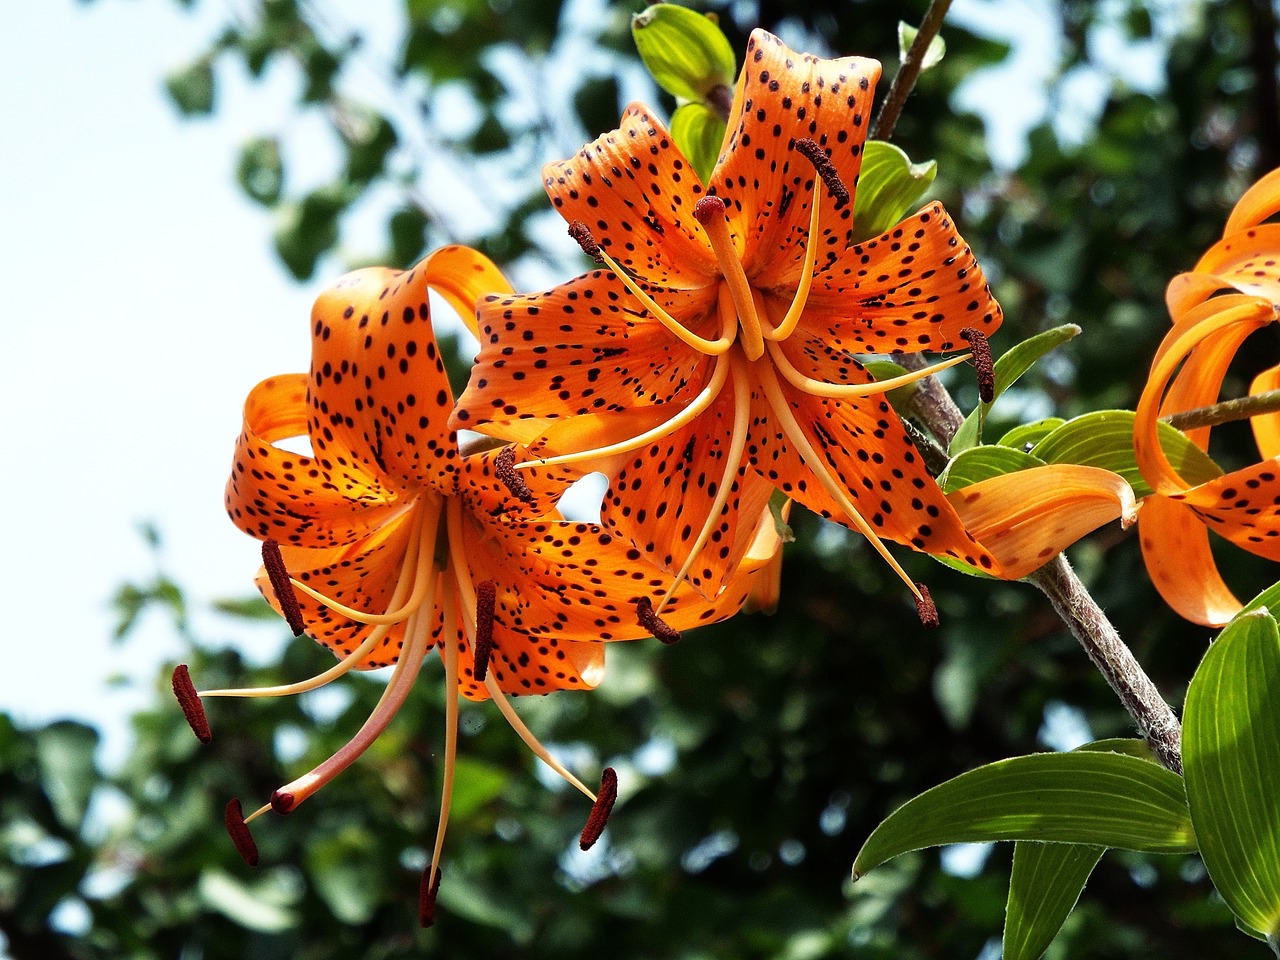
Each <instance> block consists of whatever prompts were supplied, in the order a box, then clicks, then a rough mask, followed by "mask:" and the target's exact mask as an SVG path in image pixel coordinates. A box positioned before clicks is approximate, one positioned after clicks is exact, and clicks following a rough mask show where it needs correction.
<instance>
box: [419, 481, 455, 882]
mask: <svg viewBox="0 0 1280 960" xmlns="http://www.w3.org/2000/svg"><path fill="white" fill-rule="evenodd" d="M455 499H456V498H455ZM448 578H449V571H448V569H447V568H446V570H445V573H444V579H445V580H446V584H445V587H444V591H443V592H444V594H445V596H444V633H443V635H442V636H441V638H440V643H441V644H442V645H443V647H444V651H443V652H444V689H445V700H444V786H443V788H442V789H441V791H440V819H439V821H438V822H437V823H436V843H435V847H434V848H433V849H432V851H431V869H430V871H428V873H427V883H428V884H433V883H435V879H436V870H437V868H438V867H439V866H440V851H441V850H443V849H444V834H445V829H446V828H447V827H448V826H449V809H450V808H451V807H452V806H453V774H454V769H455V767H456V765H457V760H458V622H457V605H458V602H457V598H456V596H455V595H454V594H453V592H452V591H450V590H449V588H448V584H447V580H448ZM426 632H427V633H430V630H428V631H426Z"/></svg>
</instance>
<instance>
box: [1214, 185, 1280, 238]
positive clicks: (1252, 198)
mask: <svg viewBox="0 0 1280 960" xmlns="http://www.w3.org/2000/svg"><path fill="white" fill-rule="evenodd" d="M1277 213H1280V169H1276V170H1272V171H1271V172H1270V173H1268V174H1267V175H1266V176H1264V177H1263V178H1262V179H1260V180H1259V181H1258V182H1257V183H1255V184H1254V185H1253V186H1251V187H1250V188H1249V189H1248V190H1246V191H1245V192H1244V196H1242V197H1241V198H1240V199H1239V200H1238V201H1237V202H1236V205H1235V209H1233V210H1232V211H1231V216H1230V217H1229V218H1228V219H1227V226H1226V229H1225V230H1223V231H1222V234H1223V236H1230V235H1231V234H1233V233H1237V232H1238V231H1240V230H1246V229H1248V228H1249V227H1256V226H1257V225H1258V224H1260V223H1262V221H1263V220H1266V219H1267V218H1268V217H1271V216H1274V215H1275V214H1277Z"/></svg>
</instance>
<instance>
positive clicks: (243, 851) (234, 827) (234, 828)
mask: <svg viewBox="0 0 1280 960" xmlns="http://www.w3.org/2000/svg"><path fill="white" fill-rule="evenodd" d="M225 818H226V822H227V834H228V835H229V836H230V837H231V842H232V843H234V844H235V845H236V852H237V853H239V854H240V856H241V857H243V858H244V862H245V863H247V864H248V865H249V866H251V867H256V866H257V865H258V845H257V844H256V843H254V842H253V834H251V833H250V832H249V825H248V824H247V823H245V822H244V810H242V809H241V807H240V801H239V800H237V799H236V798H235V797H232V798H231V799H230V800H228V801H227V810H226V814H225Z"/></svg>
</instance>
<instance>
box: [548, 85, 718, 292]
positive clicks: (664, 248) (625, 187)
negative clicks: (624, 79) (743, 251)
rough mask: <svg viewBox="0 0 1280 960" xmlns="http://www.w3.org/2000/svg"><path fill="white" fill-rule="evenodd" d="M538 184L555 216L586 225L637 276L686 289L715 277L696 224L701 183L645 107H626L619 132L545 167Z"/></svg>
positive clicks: (637, 104)
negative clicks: (542, 185) (696, 208)
mask: <svg viewBox="0 0 1280 960" xmlns="http://www.w3.org/2000/svg"><path fill="white" fill-rule="evenodd" d="M542 179H543V183H544V184H545V186H546V188H547V194H548V196H550V197H551V202H552V203H553V204H554V205H555V208H556V209H557V210H558V211H560V215H561V216H563V217H564V218H565V220H566V221H568V222H573V221H574V220H580V221H582V222H583V223H585V224H586V225H587V227H588V228H589V229H590V230H591V233H592V235H593V236H594V237H595V240H596V242H597V243H598V244H600V247H601V248H602V249H603V250H604V251H605V252H606V253H608V254H609V255H610V256H611V257H613V258H614V259H615V260H617V261H618V263H620V264H622V265H623V266H624V267H626V268H627V269H628V270H630V271H631V272H633V273H634V274H635V275H636V276H637V277H639V278H640V279H642V280H644V281H646V282H648V283H652V284H656V285H658V286H662V287H681V288H684V287H701V286H704V285H706V284H707V283H709V282H710V281H711V280H712V279H714V278H715V277H716V276H718V275H719V271H718V270H717V269H716V266H715V257H714V255H713V254H712V252H711V247H710V244H709V243H708V241H707V240H706V238H705V236H704V235H703V233H702V228H701V227H700V226H698V222H697V221H696V220H694V219H693V205H694V204H695V203H696V202H697V200H698V198H699V197H701V196H702V194H703V188H702V184H701V183H700V182H699V181H698V175H697V174H696V173H694V171H693V167H692V166H690V165H689V162H688V161H687V160H686V159H685V157H684V154H683V153H681V152H680V148H679V147H678V146H676V144H675V141H674V140H672V139H671V134H670V133H668V132H667V128H666V127H665V126H664V125H663V123H662V121H661V120H659V119H658V118H657V117H656V116H654V115H653V114H652V113H651V112H650V111H649V108H648V107H646V106H645V105H644V104H641V103H633V104H631V105H630V106H628V107H627V109H626V112H624V113H623V115H622V120H621V122H620V124H619V126H618V129H617V130H613V131H610V132H609V133H606V134H604V135H603V136H601V137H599V138H598V139H596V140H595V141H593V142H591V143H589V144H587V145H586V146H585V147H583V148H582V149H581V150H579V151H578V153H577V154H576V155H575V156H573V157H570V158H569V159H568V160H561V161H559V162H556V163H548V164H547V165H546V166H545V167H543V168H542Z"/></svg>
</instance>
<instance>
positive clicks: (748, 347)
mask: <svg viewBox="0 0 1280 960" xmlns="http://www.w3.org/2000/svg"><path fill="white" fill-rule="evenodd" d="M693 216H694V218H695V219H696V220H697V221H698V222H699V223H700V224H702V229H703V231H704V232H705V233H706V235H707V240H708V241H710V243H711V249H712V251H714V252H715V255H716V262H717V263H718V264H719V265H720V273H721V274H722V276H723V277H724V281H725V284H727V285H728V287H729V293H730V295H731V296H732V297H733V305H734V309H735V310H737V314H738V327H739V329H740V330H741V331H742V352H743V353H744V354H746V357H747V359H748V360H759V359H760V357H762V356H763V355H764V335H763V333H762V332H761V327H760V317H759V315H758V314H757V313H756V304H755V299H754V298H753V297H752V295H751V284H750V283H749V282H748V281H747V274H746V271H744V270H743V269H742V261H741V260H740V259H739V258H738V251H737V250H736V249H735V248H734V246H733V237H731V236H730V235H729V221H728V218H727V217H726V216H725V209H724V201H723V200H721V199H720V198H719V197H717V196H715V195H711V196H706V197H703V198H702V199H701V200H699V201H698V202H697V203H696V204H694V206H693Z"/></svg>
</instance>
